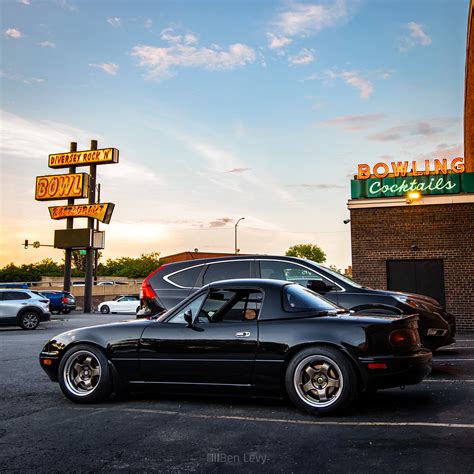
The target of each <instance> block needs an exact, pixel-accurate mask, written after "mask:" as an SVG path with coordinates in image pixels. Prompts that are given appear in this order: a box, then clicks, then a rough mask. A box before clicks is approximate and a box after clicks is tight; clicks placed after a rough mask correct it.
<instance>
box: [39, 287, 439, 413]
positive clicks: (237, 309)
mask: <svg viewBox="0 0 474 474" xmlns="http://www.w3.org/2000/svg"><path fill="white" fill-rule="evenodd" d="M431 357H432V356H431V352H430V351H428V350H426V349H423V348H422V347H421V344H420V340H419V336H418V331H417V316H416V315H409V316H399V315H380V316H378V315H373V314H370V315H367V316H361V315H357V316H356V315H353V314H350V313H349V312H348V311H347V310H344V309H341V308H339V307H337V306H335V305H334V304H333V303H331V302H329V301H327V300H325V299H324V298H322V297H321V296H319V295H318V294H316V293H314V292H312V291H311V290H308V289H306V288H303V287H301V286H300V285H297V284H294V283H289V282H287V281H278V280H263V279H246V280H228V281H220V282H215V283H212V284H210V285H207V286H205V287H203V288H202V289H201V290H199V291H198V292H196V293H194V294H193V295H191V296H190V297H188V298H187V299H186V300H184V301H183V302H182V303H180V304H179V305H177V306H176V307H174V308H172V309H171V310H169V311H168V312H166V313H164V314H163V315H161V316H160V317H158V318H157V319H151V320H138V321H130V322H125V323H116V324H107V325H102V326H95V327H88V328H81V329H77V330H74V331H69V332H65V333H63V334H60V335H59V336H56V337H54V338H53V339H52V340H51V341H49V342H48V343H47V344H46V345H45V347H44V348H43V351H42V352H41V354H40V364H41V366H42V368H43V369H44V370H45V371H46V373H47V374H48V375H49V377H50V378H51V380H53V381H57V382H59V385H60V387H61V390H62V391H63V393H64V395H65V396H66V397H67V398H69V399H70V400H73V401H75V402H78V403H93V402H99V401H101V400H104V399H105V398H107V397H108V396H109V395H110V394H111V393H112V392H120V391H122V390H124V389H128V390H130V391H134V390H137V389H138V388H140V387H144V386H147V387H150V386H152V387H159V388H160V389H161V390H166V391H168V392H170V391H171V392H178V391H182V390H183V389H184V390H187V391H195V390H199V391H201V392H203V391H204V392H206V393H209V392H215V391H216V390H219V391H220V392H221V393H222V392H227V393H230V394H233V395H251V396H270V397H281V396H284V395H285V394H287V395H288V396H289V398H290V399H291V401H292V402H293V403H294V404H295V405H297V406H298V407H301V408H303V409H306V410H308V411H310V412H312V413H316V412H317V413H334V412H337V411H340V410H343V409H344V408H345V407H347V406H348V405H349V404H350V403H351V401H352V400H353V398H354V397H355V395H356V394H357V393H358V392H363V391H366V390H374V389H379V388H388V387H396V386H401V385H409V384H416V383H418V382H420V381H421V380H422V379H423V378H424V377H425V376H426V375H427V374H428V373H429V372H430V370H431Z"/></svg>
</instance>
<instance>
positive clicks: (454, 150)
mask: <svg viewBox="0 0 474 474" xmlns="http://www.w3.org/2000/svg"><path fill="white" fill-rule="evenodd" d="M457 156H464V145H463V144H460V143H459V144H447V143H440V144H439V145H437V146H436V147H435V148H434V149H433V150H431V151H430V152H428V153H422V154H419V155H417V156H415V160H417V161H424V160H432V159H433V158H437V159H438V160H442V159H448V160H449V159H450V158H455V157H457Z"/></svg>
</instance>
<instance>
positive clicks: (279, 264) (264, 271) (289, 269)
mask: <svg viewBox="0 0 474 474" xmlns="http://www.w3.org/2000/svg"><path fill="white" fill-rule="evenodd" d="M260 275H261V277H262V278H268V279H270V280H286V281H291V282H293V283H299V284H300V285H301V286H304V287H307V286H308V284H309V282H310V281H312V280H321V281H323V282H324V283H326V285H328V286H334V284H333V283H332V282H331V281H330V280H328V279H327V278H324V277H323V276H321V275H319V274H318V273H316V272H313V271H312V270H310V269H309V268H306V267H302V266H300V265H297V264H295V263H292V262H284V261H277V260H260Z"/></svg>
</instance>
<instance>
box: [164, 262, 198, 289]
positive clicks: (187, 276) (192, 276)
mask: <svg viewBox="0 0 474 474" xmlns="http://www.w3.org/2000/svg"><path fill="white" fill-rule="evenodd" d="M202 268H203V265H199V266H196V267H191V268H187V269H186V270H180V271H178V272H177V273H175V274H171V275H169V276H168V280H169V281H170V282H171V283H174V284H175V285H179V286H182V287H183V288H194V286H195V285H196V281H197V279H198V277H199V275H200V273H201V271H202Z"/></svg>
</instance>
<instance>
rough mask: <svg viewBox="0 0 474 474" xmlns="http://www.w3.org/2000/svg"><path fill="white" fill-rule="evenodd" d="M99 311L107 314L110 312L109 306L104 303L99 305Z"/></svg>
mask: <svg viewBox="0 0 474 474" xmlns="http://www.w3.org/2000/svg"><path fill="white" fill-rule="evenodd" d="M100 312H101V313H102V314H109V313H110V308H109V307H108V306H107V305H106V304H104V306H101V307H100Z"/></svg>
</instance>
